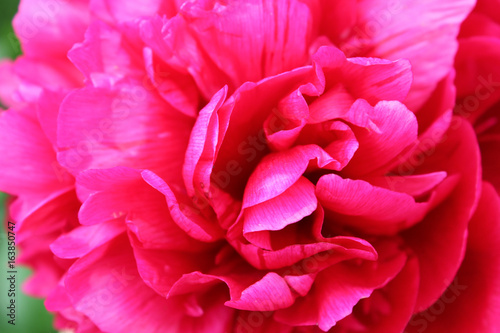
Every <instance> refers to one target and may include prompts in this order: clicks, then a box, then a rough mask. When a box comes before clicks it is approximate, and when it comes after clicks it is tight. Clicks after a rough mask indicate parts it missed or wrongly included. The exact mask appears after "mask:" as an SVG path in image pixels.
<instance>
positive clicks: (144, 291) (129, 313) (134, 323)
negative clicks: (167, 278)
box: [65, 237, 181, 332]
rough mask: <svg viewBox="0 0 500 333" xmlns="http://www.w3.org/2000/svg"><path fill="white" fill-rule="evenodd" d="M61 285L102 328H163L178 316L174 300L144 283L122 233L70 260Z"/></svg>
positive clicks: (78, 308)
mask: <svg viewBox="0 0 500 333" xmlns="http://www.w3.org/2000/svg"><path fill="white" fill-rule="evenodd" d="M65 287H66V292H67V293H68V295H69V298H70V300H71V303H72V304H73V306H74V308H75V309H76V310H77V311H79V312H81V313H83V314H84V315H86V316H87V317H89V319H90V320H92V321H93V322H94V324H95V325H96V326H97V327H99V329H101V330H102V331H117V330H118V331H127V330H132V331H148V332H155V331H165V330H166V329H168V328H169V327H170V326H171V325H175V323H176V322H177V320H178V319H179V317H180V316H181V313H179V310H178V309H177V308H176V304H175V303H174V302H167V301H166V300H165V299H164V298H162V297H161V296H159V295H157V294H156V293H155V292H154V291H153V290H151V289H150V288H149V287H148V286H146V285H145V284H144V282H143V281H142V279H141V277H140V276H139V274H138V273H137V268H136V267H135V262H134V260H133V255H132V253H131V249H130V247H129V245H128V244H127V243H126V240H125V238H123V237H119V238H117V239H115V240H113V241H111V242H110V243H107V244H106V245H104V246H102V247H100V248H98V249H96V250H94V251H92V252H91V253H90V254H88V255H86V256H84V257H83V258H81V259H79V260H78V261H77V262H76V263H75V264H73V266H72V267H71V268H70V269H69V271H68V273H67V274H66V277H65ZM165 311H167V312H168V313H169V315H168V316H165Z"/></svg>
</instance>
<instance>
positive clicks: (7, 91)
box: [0, 60, 21, 107]
mask: <svg viewBox="0 0 500 333" xmlns="http://www.w3.org/2000/svg"><path fill="white" fill-rule="evenodd" d="M0 77H2V81H0V102H1V103H2V104H3V105H4V106H6V107H11V106H14V105H15V104H16V103H17V102H19V101H18V98H17V97H16V89H17V87H18V86H19V85H20V84H21V81H20V80H19V78H18V77H17V76H16V74H15V73H14V69H13V62H12V61H10V60H2V61H1V62H0Z"/></svg>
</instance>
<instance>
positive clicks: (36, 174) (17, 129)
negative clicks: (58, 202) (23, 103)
mask: <svg viewBox="0 0 500 333" xmlns="http://www.w3.org/2000/svg"><path fill="white" fill-rule="evenodd" d="M0 155H1V156H2V159H1V160H0V171H1V173H2V177H1V178H0V188H1V189H2V190H3V191H5V192H8V193H10V194H14V195H23V194H36V195H41V196H43V194H42V193H51V192H53V191H57V190H59V189H62V188H66V187H68V186H69V185H70V184H72V179H71V177H70V178H69V179H68V177H65V176H64V175H61V173H60V166H59V164H58V163H57V161H56V155H55V152H54V149H53V148H52V146H51V144H50V142H49V141H48V139H47V137H46V136H45V134H44V132H43V130H42V128H41V127H40V124H39V123H38V119H36V115H34V114H33V113H32V110H31V109H25V110H19V111H18V110H9V111H4V112H2V113H0Z"/></svg>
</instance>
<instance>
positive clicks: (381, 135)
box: [342, 100, 418, 175]
mask: <svg viewBox="0 0 500 333" xmlns="http://www.w3.org/2000/svg"><path fill="white" fill-rule="evenodd" d="M365 116H368V117H369V119H370V120H369V122H371V123H372V124H373V126H375V127H374V128H367V127H365V128H364V129H359V130H354V133H355V135H356V138H357V140H358V142H359V148H358V150H357V151H356V153H355V154H354V156H353V158H352V160H351V161H350V162H349V164H348V165H347V166H346V167H345V168H344V170H343V172H345V174H347V175H360V174H369V173H370V172H372V171H375V170H377V169H378V168H382V167H384V165H386V164H388V163H390V162H391V161H392V160H394V159H396V158H397V157H398V156H399V155H402V154H403V153H404V152H405V151H407V150H409V149H411V148H412V147H413V146H414V145H415V144H416V141H417V130H418V125H417V119H416V117H415V115H414V114H413V113H412V112H410V111H409V110H408V109H407V108H406V107H405V106H404V105H403V104H401V103H400V102H396V101H390V102H389V101H383V102H379V103H377V104H376V105H375V107H371V106H370V105H369V104H368V103H367V102H366V101H364V100H357V101H356V103H354V104H353V106H352V108H351V110H350V111H349V113H348V114H347V115H346V116H344V117H342V118H343V119H345V120H346V121H348V122H351V123H352V124H353V125H358V124H357V122H358V118H359V117H365ZM358 126H359V125H358Z"/></svg>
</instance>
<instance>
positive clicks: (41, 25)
mask: <svg viewBox="0 0 500 333" xmlns="http://www.w3.org/2000/svg"><path fill="white" fill-rule="evenodd" d="M89 18H90V17H89V11H88V1H87V0H76V1H71V2H66V1H65V2H47V1H43V0H27V1H22V3H21V4H20V6H19V12H18V14H17V15H16V17H15V18H14V22H13V25H14V30H15V31H16V35H17V37H18V38H19V40H20V42H21V46H22V49H23V53H24V54H26V55H28V56H33V57H38V58H52V57H54V58H56V59H59V60H61V59H64V58H65V56H66V53H67V52H68V50H69V49H70V48H71V47H72V46H73V44H75V43H77V42H79V41H80V40H81V39H82V37H83V33H84V32H85V29H86V27H87V25H88V22H89ZM47 45H50V47H47Z"/></svg>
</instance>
